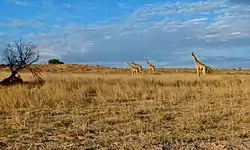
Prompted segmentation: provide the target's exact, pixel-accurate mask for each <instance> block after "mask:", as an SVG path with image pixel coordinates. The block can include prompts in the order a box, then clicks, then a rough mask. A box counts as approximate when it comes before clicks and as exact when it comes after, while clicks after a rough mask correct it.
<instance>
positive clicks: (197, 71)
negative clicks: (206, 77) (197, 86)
mask: <svg viewBox="0 0 250 150" xmlns="http://www.w3.org/2000/svg"><path fill="white" fill-rule="evenodd" d="M196 74H197V76H198V77H200V69H199V68H196Z"/></svg>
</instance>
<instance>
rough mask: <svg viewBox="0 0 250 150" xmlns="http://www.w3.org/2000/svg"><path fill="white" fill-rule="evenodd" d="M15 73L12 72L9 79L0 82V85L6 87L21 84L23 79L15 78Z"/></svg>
mask: <svg viewBox="0 0 250 150" xmlns="http://www.w3.org/2000/svg"><path fill="white" fill-rule="evenodd" d="M17 73H18V72H16V71H12V72H11V75H10V76H9V77H7V78H5V79H4V80H3V81H1V82H0V85H4V86H8V85H15V84H19V83H23V79H22V78H20V77H17V76H16V75H17Z"/></svg>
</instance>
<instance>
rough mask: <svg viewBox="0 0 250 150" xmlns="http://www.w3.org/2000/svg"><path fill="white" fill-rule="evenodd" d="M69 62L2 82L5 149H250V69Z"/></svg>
mask: <svg viewBox="0 0 250 150" xmlns="http://www.w3.org/2000/svg"><path fill="white" fill-rule="evenodd" d="M65 66H66V65H65ZM65 66H64V67H61V68H59V69H58V68H56V67H55V66H54V70H53V71H48V70H47V71H46V72H45V71H44V72H43V75H44V77H45V78H46V83H45V85H43V86H42V87H38V86H35V85H16V86H11V87H0V94H1V97H0V120H1V121H0V149H1V147H2V148H4V147H5V148H7V147H8V148H9V149H136V150H139V149H171V150H172V149H207V150H221V149H230V148H231V149H242V150H244V149H250V142H249V141H250V140H248V139H249V136H250V113H249V112H250V99H249V98H250V76H249V73H250V71H218V72H216V71H215V73H213V74H209V75H207V76H206V77H202V78H201V79H198V78H197V76H196V74H195V71H194V70H191V71H177V70H171V69H170V70H168V71H165V72H164V71H162V72H159V73H157V74H155V75H150V74H147V73H145V74H144V75H141V76H138V75H131V74H130V72H129V71H125V69H107V68H101V69H99V68H93V67H92V68H91V69H86V68H88V67H84V68H85V70H84V69H79V70H78V72H77V71H76V70H77V69H75V70H74V69H72V68H71V69H72V71H70V70H67V69H68V68H67V66H66V67H65ZM47 67H48V66H47ZM78 67H79V66H78ZM44 70H46V69H44ZM65 70H66V71H65ZM0 71H1V70H0ZM5 71H6V70H4V69H2V71H1V72H0V80H1V79H3V78H4V77H7V75H8V74H7V73H6V72H5ZM81 71H82V73H81ZM21 76H22V78H23V79H24V80H25V81H30V80H33V79H34V78H33V77H32V75H31V74H30V73H26V72H23V73H21Z"/></svg>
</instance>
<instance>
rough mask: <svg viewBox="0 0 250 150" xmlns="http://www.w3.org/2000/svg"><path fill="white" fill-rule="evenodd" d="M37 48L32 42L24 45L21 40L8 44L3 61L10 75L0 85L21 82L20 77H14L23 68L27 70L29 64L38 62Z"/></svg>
mask: <svg viewBox="0 0 250 150" xmlns="http://www.w3.org/2000/svg"><path fill="white" fill-rule="evenodd" d="M36 48H37V46H36V45H34V44H33V43H32V42H29V43H25V42H24V41H23V40H18V41H14V42H12V43H8V44H7V45H6V47H5V50H4V53H3V56H2V58H3V61H4V63H6V64H7V66H8V67H9V68H10V71H11V74H10V76H9V77H8V78H6V79H4V80H3V81H2V82H0V84H5V85H6V84H13V83H14V82H19V81H20V82H22V79H21V78H20V77H16V75H17V74H18V72H20V71H21V70H22V69H24V68H28V67H29V66H30V65H31V64H33V63H35V62H37V61H38V60H39V52H38V51H37V50H36Z"/></svg>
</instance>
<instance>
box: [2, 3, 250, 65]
mask: <svg viewBox="0 0 250 150" xmlns="http://www.w3.org/2000/svg"><path fill="white" fill-rule="evenodd" d="M0 10H1V13H0V20H1V21H0V52H2V51H3V49H4V45H5V44H6V42H10V41H13V40H16V39H20V38H23V39H24V40H26V41H33V42H34V43H36V44H37V45H38V46H39V47H38V48H39V51H40V55H41V62H46V61H47V60H48V59H51V58H58V59H60V60H62V61H64V62H65V63H88V64H100V65H108V66H116V67H126V64H125V63H124V62H125V61H129V60H133V61H135V62H138V63H141V64H142V66H145V64H144V62H143V61H144V58H148V59H149V60H150V61H151V62H152V63H154V64H155V65H156V66H157V67H169V68H172V67H188V68H189V67H193V66H194V63H193V59H192V57H191V52H192V51H194V52H195V53H196V54H197V56H198V57H199V59H200V60H201V62H203V63H206V64H208V65H210V66H212V67H216V68H239V67H243V68H250V26H249V25H250V0H1V2H0Z"/></svg>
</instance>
